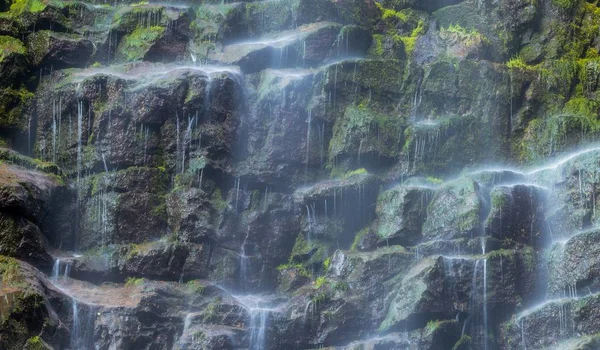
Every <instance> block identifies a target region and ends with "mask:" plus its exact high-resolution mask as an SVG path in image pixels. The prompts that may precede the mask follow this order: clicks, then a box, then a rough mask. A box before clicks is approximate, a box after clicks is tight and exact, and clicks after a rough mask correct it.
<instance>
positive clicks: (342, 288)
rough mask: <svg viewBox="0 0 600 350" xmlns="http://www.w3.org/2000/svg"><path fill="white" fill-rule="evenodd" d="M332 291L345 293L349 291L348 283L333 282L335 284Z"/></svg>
mask: <svg viewBox="0 0 600 350" xmlns="http://www.w3.org/2000/svg"><path fill="white" fill-rule="evenodd" d="M333 290H335V291H339V292H346V291H348V290H350V286H349V285H348V283H346V282H344V281H338V282H335V284H334V285H333Z"/></svg>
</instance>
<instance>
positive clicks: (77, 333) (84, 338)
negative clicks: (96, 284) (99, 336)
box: [70, 297, 96, 350]
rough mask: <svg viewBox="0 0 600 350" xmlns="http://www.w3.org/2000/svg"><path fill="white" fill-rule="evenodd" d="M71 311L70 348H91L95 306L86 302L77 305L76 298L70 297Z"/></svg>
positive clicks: (75, 349) (77, 349) (78, 349)
mask: <svg viewBox="0 0 600 350" xmlns="http://www.w3.org/2000/svg"><path fill="white" fill-rule="evenodd" d="M82 306H84V307H82ZM82 311H83V312H82ZM71 312H72V316H73V319H72V322H73V324H72V326H71V338H70V343H71V344H70V348H71V349H73V350H80V349H81V350H83V349H93V348H94V320H95V316H96V310H95V308H94V307H92V306H90V305H86V304H83V305H79V303H78V302H77V300H76V299H75V298H73V297H72V298H71Z"/></svg>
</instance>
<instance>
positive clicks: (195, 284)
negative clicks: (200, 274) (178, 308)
mask: <svg viewBox="0 0 600 350" xmlns="http://www.w3.org/2000/svg"><path fill="white" fill-rule="evenodd" d="M185 286H186V287H187V289H188V291H189V292H191V293H195V294H202V293H204V289H205V288H206V286H205V285H204V284H202V282H201V281H199V280H191V281H188V282H187V283H186V284H185Z"/></svg>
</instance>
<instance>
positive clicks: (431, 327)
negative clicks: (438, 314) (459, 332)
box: [425, 320, 444, 333]
mask: <svg viewBox="0 0 600 350" xmlns="http://www.w3.org/2000/svg"><path fill="white" fill-rule="evenodd" d="M443 322H444V321H440V320H435V321H434V320H431V321H428V322H427V326H426V327H425V330H426V331H427V333H433V332H434V331H435V330H436V329H438V328H439V327H440V325H441V324H442V323H443Z"/></svg>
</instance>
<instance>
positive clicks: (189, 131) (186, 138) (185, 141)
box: [181, 118, 195, 174]
mask: <svg viewBox="0 0 600 350" xmlns="http://www.w3.org/2000/svg"><path fill="white" fill-rule="evenodd" d="M194 119H195V118H192V119H190V120H188V126H187V129H185V134H184V136H183V144H182V148H183V149H182V152H181V173H182V174H183V173H184V172H185V153H186V152H187V146H188V144H189V143H190V141H191V139H192V125H194Z"/></svg>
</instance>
